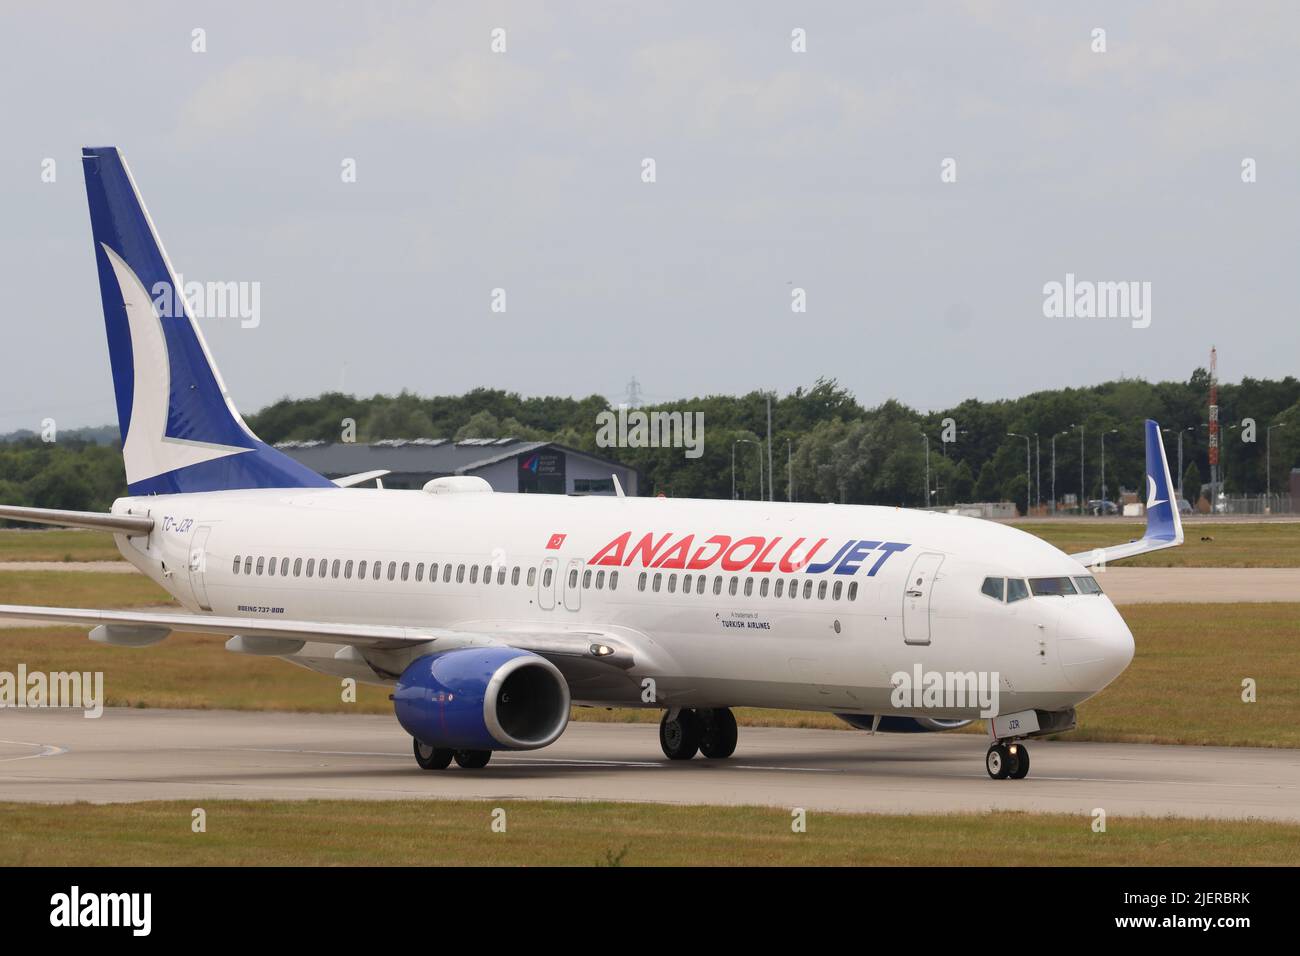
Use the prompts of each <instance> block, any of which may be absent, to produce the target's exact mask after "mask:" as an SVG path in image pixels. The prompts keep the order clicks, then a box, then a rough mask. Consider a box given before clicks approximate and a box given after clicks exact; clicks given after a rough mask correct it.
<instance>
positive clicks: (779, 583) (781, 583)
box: [772, 578, 785, 597]
mask: <svg viewBox="0 0 1300 956" xmlns="http://www.w3.org/2000/svg"><path fill="white" fill-rule="evenodd" d="M784 591H785V579H784V578H777V579H776V583H775V584H773V585H772V597H780V596H781V595H782V594H783V593H784Z"/></svg>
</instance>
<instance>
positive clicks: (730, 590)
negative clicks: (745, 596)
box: [727, 575, 739, 597]
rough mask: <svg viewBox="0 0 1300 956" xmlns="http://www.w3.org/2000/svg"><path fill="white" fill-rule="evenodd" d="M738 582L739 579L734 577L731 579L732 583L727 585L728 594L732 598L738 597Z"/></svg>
mask: <svg viewBox="0 0 1300 956" xmlns="http://www.w3.org/2000/svg"><path fill="white" fill-rule="evenodd" d="M738 580H739V579H738V578H736V577H735V576H734V575H733V576H732V578H731V583H730V584H728V585H727V594H729V595H730V596H731V597H735V596H736V584H737V583H738Z"/></svg>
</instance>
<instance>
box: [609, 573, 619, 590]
mask: <svg viewBox="0 0 1300 956" xmlns="http://www.w3.org/2000/svg"><path fill="white" fill-rule="evenodd" d="M617 587H618V572H617V571H611V572H609V589H610V590H611V591H613V590H614V589H615V588H617Z"/></svg>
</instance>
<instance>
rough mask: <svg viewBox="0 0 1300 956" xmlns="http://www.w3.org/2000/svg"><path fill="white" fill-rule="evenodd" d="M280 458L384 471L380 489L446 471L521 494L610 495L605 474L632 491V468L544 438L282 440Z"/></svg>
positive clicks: (635, 480) (329, 470)
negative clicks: (528, 439) (529, 439)
mask: <svg viewBox="0 0 1300 956" xmlns="http://www.w3.org/2000/svg"><path fill="white" fill-rule="evenodd" d="M276 448H278V449H280V450H281V451H282V452H284V453H285V454H286V455H288V456H290V457H291V458H293V459H295V460H297V461H300V462H302V463H303V464H304V465H306V466H307V467H308V468H310V469H312V470H313V471H315V472H316V473H318V474H321V475H324V476H325V477H326V478H330V479H335V478H342V477H345V476H347V475H357V474H362V473H363V472H369V471H377V470H380V469H387V470H388V471H389V472H390V474H388V475H385V476H384V478H383V482H384V487H386V488H420V487H422V486H423V485H424V484H425V482H427V481H430V480H431V479H434V478H443V477H447V476H449V475H475V476H477V477H479V478H482V479H484V480H485V481H486V482H487V483H488V484H489V485H491V486H492V490H493V491H508V492H518V493H523V494H554V495H563V494H570V495H574V494H576V495H612V494H614V480H613V476H614V475H617V476H618V480H619V483H620V484H621V485H622V486H623V491H624V492H625V493H626V494H628V495H636V494H638V493H639V490H640V482H639V477H640V476H639V474H638V473H637V470H636V469H635V468H632V467H631V466H629V465H624V464H620V463H619V462H616V461H612V460H610V459H607V458H601V457H599V456H597V455H592V454H589V453H588V452H584V451H578V450H577V449H576V448H569V447H567V446H565V445H557V444H555V443H554V442H548V441H523V440H520V439H517V438H469V439H466V440H464V441H459V442H458V441H451V440H449V439H446V438H413V439H387V440H385V441H376V442H370V443H360V442H326V441H286V442H280V443H279V444H278V445H276Z"/></svg>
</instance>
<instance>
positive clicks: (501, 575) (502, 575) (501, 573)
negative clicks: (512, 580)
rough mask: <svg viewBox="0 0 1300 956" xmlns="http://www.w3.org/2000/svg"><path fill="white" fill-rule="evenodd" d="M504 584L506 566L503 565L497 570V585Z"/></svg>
mask: <svg viewBox="0 0 1300 956" xmlns="http://www.w3.org/2000/svg"><path fill="white" fill-rule="evenodd" d="M505 583H506V566H505V565H504V564H503V565H501V567H499V568H497V584H502V585H504V584H505Z"/></svg>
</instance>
